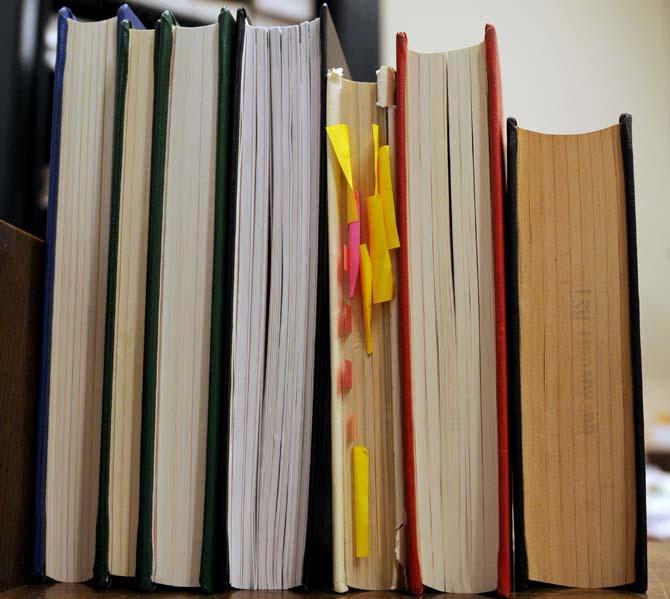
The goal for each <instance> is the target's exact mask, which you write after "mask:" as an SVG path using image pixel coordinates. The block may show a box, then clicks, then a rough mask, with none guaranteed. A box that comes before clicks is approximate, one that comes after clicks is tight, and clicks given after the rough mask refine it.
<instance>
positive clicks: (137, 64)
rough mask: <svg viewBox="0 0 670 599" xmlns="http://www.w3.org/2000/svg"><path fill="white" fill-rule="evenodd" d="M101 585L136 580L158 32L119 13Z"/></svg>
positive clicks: (98, 562) (98, 563) (98, 559)
mask: <svg viewBox="0 0 670 599" xmlns="http://www.w3.org/2000/svg"><path fill="white" fill-rule="evenodd" d="M119 19H120V21H121V22H120V24H119V31H118V45H117V89H116V106H115V117H114V146H113V157H112V180H111V209H110V210H111V212H110V233H109V258H108V280H107V308H106V318H105V345H104V367H103V384H102V432H101V449H100V483H99V499H98V517H97V532H96V556H95V563H94V567H93V572H94V581H95V582H96V584H97V585H98V586H107V585H108V584H109V583H110V579H109V577H110V575H113V576H122V577H132V576H134V575H135V562H136V547H137V522H138V513H139V483H140V443H141V422H142V380H143V376H142V375H143V368H142V360H143V353H144V308H145V298H146V274H147V273H146V264H147V244H148V237H149V182H150V173H151V123H152V116H153V58H154V37H155V36H154V31H153V30H145V29H144V26H143V25H142V23H141V22H140V21H139V20H138V19H137V18H135V17H134V15H133V14H132V13H131V12H129V11H127V10H126V11H125V12H122V11H119Z"/></svg>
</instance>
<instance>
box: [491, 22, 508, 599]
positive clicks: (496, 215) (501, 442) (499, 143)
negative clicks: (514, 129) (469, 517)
mask: <svg viewBox="0 0 670 599" xmlns="http://www.w3.org/2000/svg"><path fill="white" fill-rule="evenodd" d="M485 43H486V74H487V79H488V87H489V90H488V91H489V153H490V163H491V216H492V219H493V279H494V285H495V300H496V306H495V326H496V366H497V367H496V371H497V372H496V379H497V380H496V394H497V402H498V406H497V407H498V506H499V514H500V523H499V527H500V532H499V535H500V541H499V545H498V592H499V593H500V594H501V595H504V596H507V595H509V594H510V591H511V582H512V581H511V555H510V554H511V546H512V538H511V532H510V526H511V511H510V488H509V439H508V435H509V432H508V431H509V427H508V418H507V330H506V322H507V308H506V301H505V242H504V238H505V236H504V226H503V201H504V195H505V170H504V160H503V156H504V147H503V146H504V142H503V131H504V129H503V109H502V87H501V83H500V61H499V59H498V39H497V36H496V29H495V27H494V26H493V25H490V24H489V25H487V26H486V33H485Z"/></svg>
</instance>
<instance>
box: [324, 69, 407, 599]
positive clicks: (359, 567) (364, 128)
mask: <svg viewBox="0 0 670 599" xmlns="http://www.w3.org/2000/svg"><path fill="white" fill-rule="evenodd" d="M394 81H395V73H394V71H393V69H391V68H388V67H383V68H382V69H380V70H379V71H378V81H377V82H376V83H359V82H355V81H351V80H348V79H345V78H343V77H342V72H341V70H339V69H333V70H330V71H329V73H328V81H327V109H326V130H327V133H328V137H329V144H328V171H327V172H328V243H329V264H328V272H329V276H330V296H329V306H330V357H331V375H330V380H331V397H332V403H331V430H332V489H333V490H332V493H333V495H332V505H333V508H332V514H333V523H332V528H333V554H332V560H333V587H334V589H335V591H337V592H345V591H346V590H348V588H349V587H350V586H351V587H355V588H359V589H372V590H388V589H397V588H403V585H404V564H403V559H404V555H403V554H404V545H405V539H404V524H405V516H404V502H403V477H402V438H401V422H400V379H399V377H400V364H399V361H400V356H399V351H398V302H397V296H396V293H395V287H396V286H397V279H398V269H397V253H398V252H397V249H398V245H399V241H398V232H397V226H396V222H395V198H394V176H393V173H394V172H395V168H394V167H395V86H394Z"/></svg>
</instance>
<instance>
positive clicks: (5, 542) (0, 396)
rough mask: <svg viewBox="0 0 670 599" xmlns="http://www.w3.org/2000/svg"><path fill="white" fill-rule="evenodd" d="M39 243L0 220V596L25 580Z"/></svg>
mask: <svg viewBox="0 0 670 599" xmlns="http://www.w3.org/2000/svg"><path fill="white" fill-rule="evenodd" d="M43 283H44V242H43V241H42V240H41V239H38V238H37V237H33V236H32V235H29V234H28V233H25V232H23V231H21V230H20V229H17V228H16V227H13V226H12V225H10V224H8V223H6V222H4V221H0V340H2V341H0V413H1V414H2V417H1V418H0V439H2V443H1V444H0V488H1V489H2V490H3V492H2V495H1V497H0V522H2V528H3V530H2V534H0V591H4V590H5V589H8V588H11V587H15V586H18V585H21V584H25V583H26V582H27V578H28V568H29V560H28V557H29V555H30V544H31V539H32V515H33V511H32V507H33V498H34V479H35V475H34V463H35V456H34V453H35V405H36V403H37V390H38V381H39V363H40V362H39V341H40V323H41V320H40V317H41V313H42V285H43Z"/></svg>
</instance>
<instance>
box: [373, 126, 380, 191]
mask: <svg viewBox="0 0 670 599" xmlns="http://www.w3.org/2000/svg"><path fill="white" fill-rule="evenodd" d="M372 143H373V144H374V155H373V160H374V165H375V195H377V194H378V193H379V125H375V124H373V125H372Z"/></svg>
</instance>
